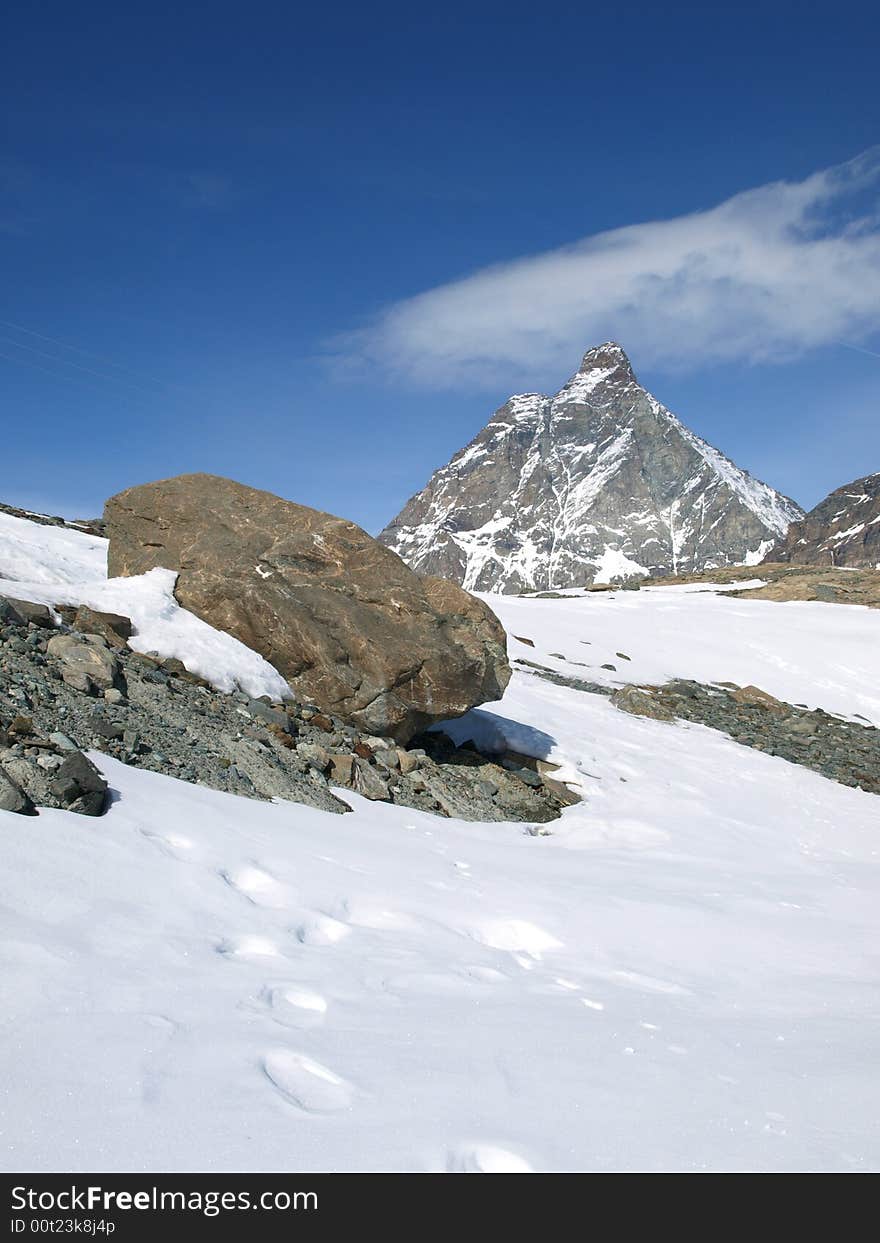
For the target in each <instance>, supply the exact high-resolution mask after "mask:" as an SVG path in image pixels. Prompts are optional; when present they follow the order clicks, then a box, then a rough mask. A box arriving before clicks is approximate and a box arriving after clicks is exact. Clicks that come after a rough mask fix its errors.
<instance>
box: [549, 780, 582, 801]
mask: <svg viewBox="0 0 880 1243" xmlns="http://www.w3.org/2000/svg"><path fill="white" fill-rule="evenodd" d="M544 785H545V787H546V788H547V789H548V790H549V791H550V793H551V794H552V795H553V797H554V798H555V799H556V800H557V802H559V803H561V804H562V806H563V807H574V805H575V804H576V803H579V802H580V801H581V796H580V795H579V794H577V793H576V792H575V791H574V790H570V789H569V787H568V786H567V785H566V784H565V783H564V782H562V781H557V780H556V778H555V777H545V778H544Z"/></svg>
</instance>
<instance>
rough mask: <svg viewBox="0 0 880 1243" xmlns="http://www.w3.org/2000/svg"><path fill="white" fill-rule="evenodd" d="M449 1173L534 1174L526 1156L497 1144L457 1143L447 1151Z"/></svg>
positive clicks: (447, 1169) (447, 1171) (447, 1170)
mask: <svg viewBox="0 0 880 1243" xmlns="http://www.w3.org/2000/svg"><path fill="white" fill-rule="evenodd" d="M446 1173H447V1174H532V1173H534V1170H533V1169H532V1167H531V1165H529V1163H528V1161H526V1160H525V1158H523V1157H521V1156H519V1154H518V1153H515V1152H511V1151H510V1149H508V1148H500V1147H499V1146H498V1145H497V1144H486V1143H470V1142H465V1143H461V1144H456V1146H455V1147H454V1148H450V1149H449V1150H448V1151H447V1153H446Z"/></svg>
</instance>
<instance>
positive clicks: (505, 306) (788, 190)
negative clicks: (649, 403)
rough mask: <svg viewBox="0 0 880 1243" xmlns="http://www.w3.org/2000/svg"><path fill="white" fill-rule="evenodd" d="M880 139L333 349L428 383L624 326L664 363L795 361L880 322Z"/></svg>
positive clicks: (546, 258)
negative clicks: (807, 172) (841, 160)
mask: <svg viewBox="0 0 880 1243" xmlns="http://www.w3.org/2000/svg"><path fill="white" fill-rule="evenodd" d="M878 191H880V147H878V148H873V149H872V150H870V151H868V152H865V153H864V154H863V155H861V156H859V157H857V158H856V159H854V160H851V161H849V162H848V163H846V164H841V165H838V166H837V167H834V168H829V169H825V170H823V171H821V172H817V173H814V174H812V175H811V176H810V177H807V178H806V180H804V181H800V182H782V181H780V182H773V183H771V184H769V185H764V186H760V187H758V188H757V189H754V190H748V191H745V192H744V193H741V194H737V195H735V196H734V197H733V198H731V199H728V200H727V201H726V202H723V203H721V204H720V205H718V206H717V207H713V208H711V209H709V210H707V211H699V212H694V213H692V214H690V215H686V216H679V217H677V218H676V219H673V220H663V221H653V222H649V223H645V224H637V225H631V226H628V227H626V228H621V229H613V230H610V231H608V232H604V233H597V234H595V235H593V236H591V237H586V238H583V239H581V240H580V241H577V242H574V243H573V244H571V245H569V246H564V247H561V248H560V249H557V250H551V251H547V252H545V253H543V254H537V255H532V256H529V257H527V258H523V259H519V260H516V261H514V262H511V263H503V264H498V265H495V266H493V267H487V268H484V269H482V270H479V271H477V272H475V273H473V275H471V276H468V277H466V278H465V279H462V280H456V281H453V282H451V283H450V284H447V285H441V286H439V287H437V288H435V289H430V290H428V291H426V292H425V293H421V294H419V295H417V296H416V297H413V298H409V299H407V300H405V301H402V302H398V303H395V304H393V305H391V306H389V307H387V308H386V309H385V310H384V311H382V312H381V313H380V314H379V315H378V316H377V317H376V318H375V319H374V320H373V321H372V322H371V323H369V324H368V325H367V326H366V327H365V328H364V329H362V330H361V331H358V332H355V333H351V334H349V335H348V336H347V337H346V338H345V339H344V340H343V342H342V343H341V349H340V354H341V356H342V357H343V358H344V359H345V360H346V361H347V362H349V363H351V362H355V363H365V362H366V363H372V364H378V365H380V366H381V367H382V368H384V369H386V370H388V371H390V372H392V373H395V374H397V375H402V376H405V377H407V378H408V379H410V380H414V381H416V382H422V383H426V384H431V385H437V384H447V385H459V384H477V385H482V384H487V385H493V384H497V383H499V382H509V383H511V384H513V383H515V382H517V381H518V380H519V379H528V378H529V377H532V378H533V377H534V376H536V375H537V374H540V373H543V372H547V371H548V370H549V369H550V368H554V369H559V370H561V371H563V372H564V371H565V370H566V369H567V368H570V367H571V365H572V360H573V359H575V358H576V357H577V355H578V353H579V352H580V351H582V350H583V349H584V347H585V346H587V345H590V344H594V343H597V342H599V341H602V340H605V339H607V338H609V337H610V338H616V339H618V340H620V341H622V342H623V344H624V345H625V346H626V348H627V349H628V350H630V351H631V352H632V354H633V355H634V357H635V358H636V360H637V362H638V363H640V364H646V365H658V364H662V365H664V366H669V367H678V366H690V365H695V366H699V365H703V364H705V363H707V362H713V361H721V360H733V359H744V360H752V361H765V360H773V359H786V358H790V357H792V356H795V355H797V354H799V353H801V352H803V351H805V350H809V349H812V348H815V347H817V346H822V345H829V344H832V343H835V342H839V341H847V342H854V343H858V342H859V341H863V340H866V339H868V337H869V334H871V333H872V332H876V331H878V329H880V201H878Z"/></svg>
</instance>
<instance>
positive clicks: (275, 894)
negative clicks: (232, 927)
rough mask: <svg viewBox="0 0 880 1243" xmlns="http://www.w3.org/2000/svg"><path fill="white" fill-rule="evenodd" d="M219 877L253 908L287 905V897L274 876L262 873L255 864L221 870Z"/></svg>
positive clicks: (282, 886) (283, 888)
mask: <svg viewBox="0 0 880 1243" xmlns="http://www.w3.org/2000/svg"><path fill="white" fill-rule="evenodd" d="M220 875H221V877H222V878H223V880H225V881H226V884H227V885H229V887H230V889H235V890H236V891H237V892H238V893H240V894H241V895H242V897H243V898H247V900H248V902H253V904H254V906H265V907H271V908H275V909H277V908H278V907H283V906H286V905H287V902H288V895H287V891H286V889H285V887H284V885H281V884H279V882H278V881H277V880H276V879H275V877H274V876H271V875H270V874H269V873H268V872H264V871H263V869H262V868H260V867H257V866H256V865H255V864H246V865H245V866H243V867H239V868H230V869H226V868H223V869H221V871H220Z"/></svg>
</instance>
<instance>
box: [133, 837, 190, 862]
mask: <svg viewBox="0 0 880 1243" xmlns="http://www.w3.org/2000/svg"><path fill="white" fill-rule="evenodd" d="M140 833H141V836H142V837H145V838H146V839H147V841H148V842H150V843H151V844H152V845H153V846H155V847H156V849H157V850H161V852H162V854H163V855H168V856H169V858H171V859H180V860H181V861H183V862H186V863H193V862H195V859H196V853H195V851H196V847H195V843H194V842H191V841H190V839H189V838H188V837H184V836H183V834H182V833H154V832H153V831H151V830H150V829H141V830H140Z"/></svg>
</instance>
